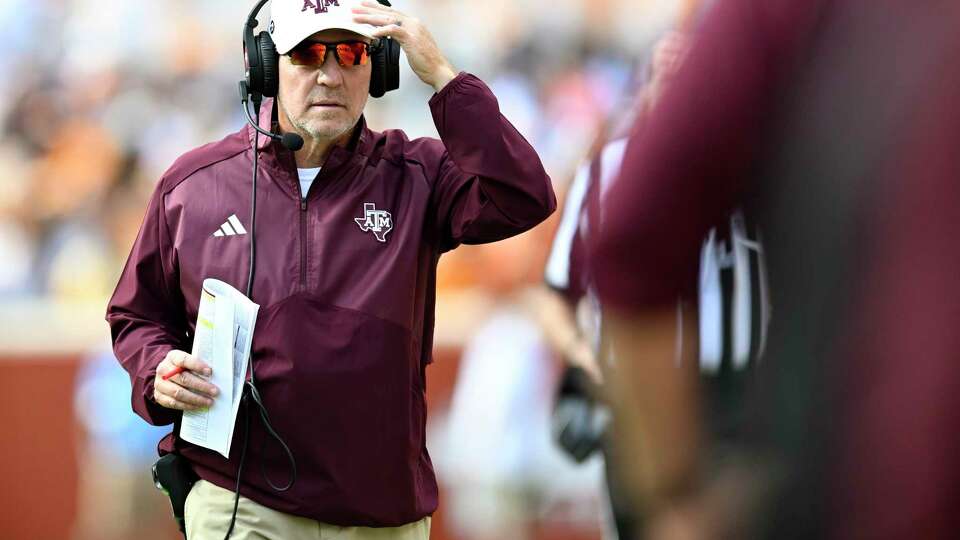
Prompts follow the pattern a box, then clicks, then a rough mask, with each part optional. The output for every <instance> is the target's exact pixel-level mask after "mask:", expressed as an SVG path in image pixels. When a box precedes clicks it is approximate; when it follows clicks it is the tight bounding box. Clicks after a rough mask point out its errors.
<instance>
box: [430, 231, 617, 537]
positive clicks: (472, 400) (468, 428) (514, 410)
mask: <svg viewBox="0 0 960 540" xmlns="http://www.w3.org/2000/svg"><path fill="white" fill-rule="evenodd" d="M540 231H542V229H541V230H538V231H533V232H531V233H529V234H526V235H522V236H518V237H515V238H511V239H509V240H505V241H502V242H500V243H498V244H490V245H485V246H482V247H480V248H479V251H480V266H481V268H482V269H483V270H484V271H483V272H482V273H481V275H482V276H483V278H482V284H483V286H484V287H485V289H486V290H487V291H488V292H489V293H490V294H491V296H492V297H494V298H497V299H498V300H497V304H496V305H495V306H494V308H493V309H492V311H491V312H490V314H489V315H488V317H487V318H486V320H484V321H480V322H478V325H479V326H478V327H477V329H476V332H475V333H474V334H473V336H472V337H471V338H470V340H469V341H468V343H467V344H466V347H465V348H464V352H463V358H462V361H461V365H460V371H459V374H458V376H457V384H456V387H455V389H454V394H453V399H452V402H451V406H450V412H449V415H448V416H447V418H446V430H445V431H446V433H445V436H444V439H445V444H444V447H443V448H442V450H440V451H438V452H436V454H437V457H438V459H440V460H442V461H440V462H439V463H438V467H439V468H440V473H441V478H442V479H444V483H445V484H446V490H447V492H448V496H449V497H450V499H449V506H448V510H447V512H448V515H450V516H451V519H452V521H453V522H454V523H455V526H456V530H457V532H458V533H459V534H460V535H462V537H463V538H465V539H469V540H494V539H500V538H512V539H517V540H526V539H531V538H535V535H534V531H536V530H537V526H538V524H539V523H540V522H542V521H548V520H549V519H553V520H556V519H558V518H560V519H563V520H565V521H567V522H568V523H567V526H568V527H570V528H574V529H581V530H586V531H590V530H594V529H596V528H597V527H598V526H599V523H600V514H601V511H600V507H599V503H600V500H601V490H600V482H601V466H602V464H601V462H600V460H598V459H594V460H591V461H590V462H589V464H588V466H585V467H577V466H576V465H574V464H573V463H572V462H570V461H568V460H567V459H566V458H565V457H564V456H563V455H562V454H561V453H560V451H559V449H558V448H557V447H556V446H555V444H554V443H553V441H552V440H551V436H550V416H551V410H552V407H553V393H554V388H555V386H556V381H557V373H558V372H557V366H556V362H555V361H554V359H553V355H552V354H551V352H550V350H549V348H548V346H547V343H546V340H545V338H544V337H543V334H542V332H541V330H540V328H539V327H538V326H537V324H536V321H535V318H534V317H535V306H533V305H532V304H531V302H536V301H537V300H538V299H537V298H535V297H532V296H530V294H529V292H528V291H529V289H530V287H531V285H533V284H534V283H535V282H536V281H535V276H536V269H537V268H539V265H538V264H537V262H538V260H541V259H542V256H543V251H544V249H543V246H544V243H543V242H542V240H543V236H544V235H543V233H542V232H540ZM571 509H575V510H576V511H575V512H571ZM564 514H566V516H565V517H564Z"/></svg>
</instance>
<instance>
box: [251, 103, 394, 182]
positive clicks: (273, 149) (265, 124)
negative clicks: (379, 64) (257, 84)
mask: <svg viewBox="0 0 960 540" xmlns="http://www.w3.org/2000/svg"><path fill="white" fill-rule="evenodd" d="M260 111H261V113H262V112H263V111H270V114H261V115H260V119H259V125H260V128H261V129H264V130H266V131H270V132H271V133H276V130H274V129H272V128H273V127H274V126H275V125H276V122H275V120H274V119H275V117H276V115H277V108H276V105H275V102H274V100H273V99H272V98H266V99H264V100H263V103H262V104H261V105H260ZM245 127H246V130H247V137H248V144H249V145H250V146H253V139H254V135H255V134H256V130H254V129H253V127H252V126H250V125H249V124H246V126H245ZM379 135H380V134H378V133H375V132H373V131H371V130H370V128H368V127H367V121H366V119H365V118H364V117H363V116H362V115H361V116H360V120H359V121H358V122H357V125H356V126H355V127H354V132H353V136H352V137H351V139H350V142H349V143H348V144H347V146H346V147H342V146H334V147H333V148H332V149H331V150H330V153H329V154H328V155H327V159H326V161H325V162H324V163H323V169H322V170H321V172H320V174H321V175H324V176H329V177H330V178H336V177H338V176H339V174H340V173H341V172H343V170H344V169H343V167H345V166H348V165H350V164H353V163H357V164H358V163H361V162H366V161H368V160H369V159H370V154H371V153H372V152H373V150H374V148H375V147H376V140H375V139H376V138H377V137H378V136H379ZM257 148H258V149H259V150H260V151H261V152H260V160H261V163H263V165H264V166H265V167H267V170H268V171H272V173H273V174H270V175H269V176H270V177H271V178H273V180H274V181H275V182H277V183H278V184H279V185H280V186H281V187H282V189H283V190H284V191H285V192H287V194H288V195H289V196H290V197H292V198H294V199H298V198H299V189H300V185H299V179H298V177H297V164H296V161H295V159H294V154H293V152H291V151H290V150H287V149H286V148H284V147H283V145H281V144H280V143H279V142H276V141H274V140H273V139H272V138H270V137H265V136H263V135H260V137H259V139H258V144H257ZM376 161H378V158H377V157H374V158H373V160H372V162H373V163H376Z"/></svg>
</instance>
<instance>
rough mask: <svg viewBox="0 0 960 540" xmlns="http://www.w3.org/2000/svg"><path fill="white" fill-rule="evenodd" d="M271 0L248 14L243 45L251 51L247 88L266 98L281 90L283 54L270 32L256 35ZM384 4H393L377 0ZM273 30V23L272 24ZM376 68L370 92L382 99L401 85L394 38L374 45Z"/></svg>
mask: <svg viewBox="0 0 960 540" xmlns="http://www.w3.org/2000/svg"><path fill="white" fill-rule="evenodd" d="M267 1H268V0H260V1H259V2H257V5H255V6H254V7H253V9H252V10H251V11H250V15H248V16H247V23H246V25H245V26H244V28H243V48H244V50H246V53H247V77H246V83H247V90H248V91H249V92H250V94H259V95H261V96H264V97H276V96H277V91H278V89H279V83H280V77H279V72H278V69H279V64H280V55H278V54H277V46H276V45H275V44H274V43H273V38H272V37H271V36H270V33H269V32H265V31H263V32H260V33H259V34H257V35H254V34H253V30H254V28H256V27H257V24H258V23H257V15H258V14H259V13H260V10H261V9H262V8H263V6H264V4H266V3H267ZM377 2H379V3H380V4H382V5H384V6H390V2H389V1H388V0H377ZM270 30H271V31H272V30H273V24H272V23H271V24H270ZM370 53H371V54H370V56H371V60H372V62H371V63H372V64H373V65H372V66H371V67H372V70H371V74H370V95H371V96H373V97H375V98H378V97H381V96H383V95H384V94H385V93H387V92H389V91H391V90H396V89H397V88H400V44H399V43H398V42H397V41H395V40H394V39H392V38H390V37H386V38H380V39H379V40H377V41H375V42H374V44H373V45H371V47H370Z"/></svg>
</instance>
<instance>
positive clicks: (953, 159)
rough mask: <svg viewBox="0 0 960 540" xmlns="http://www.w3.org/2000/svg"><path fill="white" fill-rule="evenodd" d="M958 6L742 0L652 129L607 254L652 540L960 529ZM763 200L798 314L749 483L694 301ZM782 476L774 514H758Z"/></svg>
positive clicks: (778, 276) (698, 53) (764, 371)
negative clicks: (729, 466) (719, 437)
mask: <svg viewBox="0 0 960 540" xmlns="http://www.w3.org/2000/svg"><path fill="white" fill-rule="evenodd" d="M958 20H960V5H957V4H955V3H953V2H948V1H934V2H926V3H914V2H906V1H898V0H885V1H880V2H866V1H863V0H861V1H850V2H831V1H827V0H820V1H811V2H775V3H766V2H764V3H761V2H759V1H756V0H720V1H719V2H718V3H717V5H716V6H715V7H714V10H713V11H712V12H711V13H710V14H709V15H708V18H707V20H706V21H705V24H704V26H703V27H702V29H701V31H700V33H699V36H698V40H697V43H696V44H695V45H694V48H693V50H692V52H691V55H690V58H689V59H688V61H687V63H686V64H685V65H684V67H683V68H682V69H681V71H680V73H679V74H678V76H677V80H676V81H675V84H674V85H673V86H672V87H671V90H670V92H668V93H667V94H666V95H665V96H664V99H663V100H662V101H661V103H660V104H659V105H658V107H657V108H656V110H655V111H653V113H652V114H651V116H650V117H649V118H648V119H647V120H646V121H645V122H642V123H638V125H637V127H636V129H635V131H634V133H633V136H632V138H631V140H630V142H629V144H628V146H627V150H626V155H625V159H624V163H623V168H622V170H621V176H620V178H619V180H618V181H617V182H616V183H615V185H614V186H613V187H612V188H611V190H610V193H609V195H608V196H607V197H605V198H604V200H603V203H604V221H603V223H602V226H601V230H600V231H599V234H598V235H597V236H596V237H595V241H594V242H593V243H592V245H591V248H590V252H591V253H590V260H591V267H592V268H593V269H594V275H595V278H596V283H597V286H598V291H599V296H600V299H601V301H602V304H603V306H604V322H605V327H604V330H605V339H607V340H608V342H609V343H611V344H612V346H613V347H614V348H615V349H616V351H617V355H618V370H619V371H618V375H617V377H615V378H613V379H612V383H613V385H614V387H615V388H616V389H617V392H616V393H615V395H616V398H617V399H616V403H617V406H618V407H620V408H621V409H622V411H623V412H624V414H625V418H624V421H623V422H622V423H621V424H618V428H620V429H619V431H618V433H619V435H620V436H621V438H620V439H619V440H618V443H620V444H622V445H623V447H624V448H626V449H627V450H628V451H630V452H632V453H633V455H634V457H635V458H636V466H635V467H633V468H631V469H630V471H629V475H628V480H629V482H630V484H631V486H632V487H633V489H634V490H635V493H636V494H637V495H638V496H639V497H640V500H641V501H642V505H643V507H644V508H645V509H646V510H647V511H649V512H651V513H653V515H655V517H656V519H655V520H654V521H653V524H652V525H651V527H650V528H649V533H650V535H651V537H654V538H723V537H736V538H744V537H774V538H820V537H837V538H952V537H954V536H955V535H956V532H955V530H956V529H957V527H958V525H960V517H955V516H957V514H956V512H955V511H953V503H954V501H955V500H957V498H956V497H955V496H954V492H955V491H956V489H957V488H956V487H955V486H956V485H958V482H957V480H958V476H960V467H958V464H957V463H956V462H955V459H954V457H953V456H956V455H960V454H958V453H957V451H956V450H957V446H958V443H960V441H958V438H957V436H956V435H955V430H954V429H953V426H954V425H955V418H954V416H955V414H954V413H953V411H956V410H958V408H957V405H958V404H957V403H956V402H955V399H954V396H957V395H960V394H958V393H957V392H956V391H955V390H954V389H953V385H954V381H956V380H957V377H956V374H955V373H954V370H953V369H952V366H954V365H956V362H954V361H952V357H953V356H955V355H956V352H957V351H958V350H960V338H958V337H956V336H957V333H956V331H955V326H956V323H957V322H958V320H960V292H958V291H957V286H956V284H955V276H956V275H957V274H958V270H960V254H958V253H957V251H956V250H953V249H949V246H950V245H951V244H952V242H951V241H952V239H953V238H954V233H955V231H956V230H957V228H958V226H960V209H958V208H957V206H956V200H957V198H958V197H960V182H958V179H957V174H958V171H960V154H958V153H957V146H956V144H957V141H958V140H960V110H958V108H957V106H956V103H957V96H960V69H958V68H957V65H956V63H955V59H956V58H957V55H958V53H960V33H958V32H957V31H956V22H957V21H958ZM741 204H742V205H746V206H747V207H748V208H752V209H754V210H755V211H756V212H757V213H758V215H759V216H760V222H761V227H762V230H764V232H765V241H766V245H767V246H768V248H769V250H770V252H769V262H770V275H771V292H772V296H773V299H772V303H773V305H775V306H777V310H778V318H777V319H776V321H775V323H774V325H773V326H772V327H771V336H770V348H769V351H768V355H767V358H768V360H766V361H764V363H763V364H762V365H761V366H760V371H759V374H758V377H757V380H756V382H757V384H756V388H755V391H754V393H753V396H754V398H755V401H754V403H753V411H754V412H755V413H756V418H755V424H754V426H755V428H756V429H755V438H754V445H753V447H752V450H753V451H752V460H751V461H749V462H748V466H747V467H743V468H741V470H751V469H753V470H756V469H759V468H760V467H759V466H760V465H761V464H767V465H768V466H767V467H765V468H763V470H764V471H765V472H766V473H768V474H766V476H765V478H764V480H765V481H763V482H759V483H756V482H750V481H744V480H743V479H742V477H738V476H736V475H734V477H735V478H737V479H738V480H737V481H734V482H733V483H732V484H728V485H730V486H733V487H734V488H735V489H734V490H732V491H731V490H729V489H727V490H718V489H717V486H718V485H724V484H723V483H722V482H718V480H717V478H711V477H708V476H707V475H706V474H705V470H706V468H705V467H704V462H705V461H706V459H707V456H708V455H709V453H710V451H711V448H710V447H709V442H708V440H707V439H706V437H705V436H704V428H703V427H702V426H703V424H704V419H703V418H702V415H701V412H700V408H699V404H700V402H701V401H702V399H703V396H702V394H701V389H700V387H699V386H698V383H697V378H696V377H695V374H696V371H695V370H694V369H693V362H691V361H689V359H688V358H685V359H683V361H681V362H680V363H679V364H677V363H676V359H675V354H674V351H675V344H674V338H675V336H674V319H675V312H674V310H673V302H674V300H675V298H676V297H677V295H678V294H682V293H684V292H686V291H689V290H691V289H692V287H693V285H694V283H695V276H696V269H697V261H698V254H699V249H698V248H699V246H700V242H701V240H702V237H703V235H704V233H705V232H706V231H707V230H708V229H709V228H710V227H712V226H713V225H714V224H716V223H717V222H718V220H721V219H722V218H723V216H724V215H726V214H727V213H728V212H729V211H730V210H731V209H732V208H734V207H735V206H737V205H741ZM758 486H759V489H760V490H761V491H760V492H754V493H753V494H754V495H756V494H757V493H759V496H755V497H753V498H752V500H753V501H762V502H765V503H766V505H765V507H753V506H750V505H748V506H746V507H741V506H738V505H739V504H740V503H741V502H742V501H744V500H751V497H749V495H751V490H752V489H754V488H757V487H758ZM768 488H776V491H775V492H773V493H772V494H765V493H764V492H763V491H762V490H763V489H768ZM765 495H767V496H765ZM744 517H746V520H747V522H749V526H747V528H746V529H739V530H738V531H737V532H731V529H730V528H729V527H730V526H731V523H732V522H736V521H738V520H741V518H744Z"/></svg>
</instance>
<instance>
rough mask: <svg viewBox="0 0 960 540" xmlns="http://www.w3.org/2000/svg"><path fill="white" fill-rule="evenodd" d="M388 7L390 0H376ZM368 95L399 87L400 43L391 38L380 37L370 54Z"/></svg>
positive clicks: (376, 96)
mask: <svg viewBox="0 0 960 540" xmlns="http://www.w3.org/2000/svg"><path fill="white" fill-rule="evenodd" d="M377 2H379V3H380V4H382V5H384V6H387V7H390V0H377ZM371 60H372V61H371V64H372V65H371V70H370V95H371V96H372V97H375V98H378V97H383V95H384V94H386V93H387V92H389V91H391V90H396V89H397V88H400V44H399V43H397V41H396V40H394V39H393V38H389V37H387V38H380V39H379V41H378V42H377V44H376V45H375V49H373V54H372V55H371Z"/></svg>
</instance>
